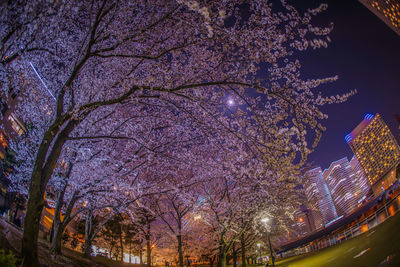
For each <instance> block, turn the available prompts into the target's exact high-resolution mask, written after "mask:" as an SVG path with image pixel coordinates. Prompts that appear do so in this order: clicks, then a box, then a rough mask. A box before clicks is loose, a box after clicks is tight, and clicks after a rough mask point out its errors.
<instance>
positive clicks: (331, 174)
mask: <svg viewBox="0 0 400 267" xmlns="http://www.w3.org/2000/svg"><path fill="white" fill-rule="evenodd" d="M322 175H323V177H324V179H325V181H326V183H327V185H328V188H329V191H330V193H331V196H332V200H333V203H334V204H335V207H336V211H337V214H338V215H339V216H341V215H347V214H350V213H351V212H352V211H353V210H354V209H355V208H357V204H358V203H357V202H358V198H359V197H360V196H359V195H358V193H357V190H356V185H355V183H354V181H355V179H352V178H354V173H353V170H352V168H351V166H350V162H349V161H348V160H347V158H342V159H339V160H337V161H334V162H332V164H331V165H330V166H329V168H328V169H326V170H324V172H323V174H322Z"/></svg>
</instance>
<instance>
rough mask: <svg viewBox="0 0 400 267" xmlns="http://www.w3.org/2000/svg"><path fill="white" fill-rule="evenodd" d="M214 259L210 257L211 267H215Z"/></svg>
mask: <svg viewBox="0 0 400 267" xmlns="http://www.w3.org/2000/svg"><path fill="white" fill-rule="evenodd" d="M214 259H215V258H214V257H210V265H211V267H213V264H214Z"/></svg>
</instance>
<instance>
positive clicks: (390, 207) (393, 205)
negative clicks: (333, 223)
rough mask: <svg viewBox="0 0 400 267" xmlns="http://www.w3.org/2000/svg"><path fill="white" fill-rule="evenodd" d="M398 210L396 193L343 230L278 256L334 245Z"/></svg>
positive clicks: (366, 229)
mask: <svg viewBox="0 0 400 267" xmlns="http://www.w3.org/2000/svg"><path fill="white" fill-rule="evenodd" d="M378 205H379V204H378ZM399 211H400V194H398V195H396V197H394V198H393V199H391V200H390V201H388V202H386V203H384V204H383V206H382V207H380V208H378V209H377V210H376V211H374V212H373V213H372V214H371V215H369V216H368V217H366V218H365V219H363V220H362V221H359V222H357V220H356V222H357V223H356V224H355V225H353V226H351V227H348V228H346V229H345V230H343V231H340V232H334V233H333V234H330V235H328V236H325V237H322V238H320V239H317V240H314V241H313V242H311V243H310V244H308V245H306V246H303V247H299V248H295V249H292V250H290V251H286V252H284V253H282V254H281V255H280V256H281V257H289V256H295V255H300V254H304V253H307V252H311V251H316V250H320V249H323V248H326V247H329V246H333V245H336V244H338V243H341V242H343V241H345V240H348V239H351V238H353V237H356V236H358V235H360V234H362V233H364V232H366V231H368V230H370V229H372V228H374V227H375V226H377V225H379V224H381V223H383V222H384V221H386V220H387V219H388V218H390V217H392V216H394V215H395V214H396V213H398V212H399ZM367 212H368V211H367Z"/></svg>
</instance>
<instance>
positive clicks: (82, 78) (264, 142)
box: [5, 0, 351, 266]
mask: <svg viewBox="0 0 400 267" xmlns="http://www.w3.org/2000/svg"><path fill="white" fill-rule="evenodd" d="M245 3H246V4H245ZM20 8H23V7H20ZM325 8H326V6H325V5H321V6H320V7H319V8H316V9H310V10H308V11H307V12H306V13H305V14H304V15H301V14H299V13H298V12H297V11H296V10H295V9H294V8H293V7H292V6H290V5H289V4H287V3H286V2H285V1H281V4H280V5H279V7H278V8H276V9H275V7H274V6H273V5H272V4H271V3H269V2H267V1H251V2H250V3H247V2H245V1H239V2H238V1H224V2H216V1H214V2H203V1H201V2H196V1H183V0H179V1H146V2H134V3H132V2H129V3H128V2H121V1H105V0H103V1H79V2H73V3H72V2H66V3H63V5H62V8H60V9H58V10H57V11H56V14H55V15H54V16H50V17H49V18H48V20H47V21H46V22H47V23H45V24H43V25H41V26H40V27H39V28H38V29H37V31H36V32H35V38H34V40H33V41H32V42H27V43H26V47H25V48H24V50H21V51H20V52H19V54H21V57H19V59H18V60H13V61H11V62H8V63H7V69H9V70H12V72H13V73H14V74H15V77H21V75H22V74H24V75H25V77H26V76H27V75H28V74H31V73H32V69H31V64H29V63H32V65H34V66H36V67H37V69H38V70H39V73H40V74H41V75H42V76H43V77H44V78H43V80H44V81H46V83H47V86H48V87H47V88H46V90H45V89H43V88H42V87H41V86H42V85H41V84H40V83H39V82H37V81H36V82H35V81H32V83H33V84H36V86H33V87H34V88H35V89H33V90H31V88H27V87H26V86H25V87H24V86H23V84H24V81H23V80H19V79H16V80H15V81H14V80H13V81H12V83H13V85H12V86H13V87H16V88H18V89H20V99H19V105H18V108H19V109H18V112H17V115H19V116H20V117H21V118H23V120H24V122H25V123H28V124H32V125H35V126H37V131H36V132H35V135H34V136H33V137H31V136H30V137H29V139H31V138H32V139H33V143H34V146H33V149H34V151H35V153H33V155H34V156H33V157H32V160H31V162H30V163H29V164H27V165H26V166H25V169H24V170H22V168H21V170H20V172H19V173H20V174H22V173H24V174H28V173H29V176H28V177H30V179H29V190H28V194H29V200H28V206H27V213H26V217H25V225H24V235H23V246H22V253H23V256H24V259H25V260H24V264H25V266H28V265H29V266H37V265H38V260H37V236H38V229H39V220H40V214H41V211H42V208H43V205H44V201H43V196H44V194H45V192H46V186H47V183H48V181H49V180H50V178H51V176H52V175H53V172H54V169H55V168H56V166H57V163H58V162H59V158H60V155H61V154H62V153H63V149H65V145H66V142H67V141H69V140H83V139H85V140H89V139H91V140H95V139H100V138H103V139H132V140H136V141H137V142H140V139H142V138H143V136H140V134H139V133H140V131H141V127H144V125H145V124H144V123H142V124H133V122H132V121H130V120H129V118H127V117H125V119H126V122H125V123H124V124H123V125H125V126H126V127H125V128H124V130H121V131H120V130H118V131H115V132H113V129H114V126H115V123H120V122H121V121H116V122H112V121H110V120H108V118H115V117H118V115H119V116H122V117H123V116H124V115H125V116H126V115H127V114H133V116H136V118H140V117H141V115H143V114H150V113H152V112H153V110H154V109H156V108H159V109H161V110H166V109H165V108H164V107H166V106H167V107H168V109H169V110H170V112H169V113H167V114H174V115H177V114H180V115H182V116H183V117H182V119H183V120H181V122H182V125H185V126H187V127H192V128H194V127H195V129H196V131H195V132H197V133H201V134H202V135H203V136H207V137H208V138H211V141H212V142H214V141H213V140H214V139H215V138H216V136H218V138H224V139H225V140H226V142H227V144H223V143H222V141H219V142H217V143H216V145H229V143H232V142H239V143H245V145H246V146H247V149H248V150H249V151H251V152H252V153H253V154H254V156H255V157H258V158H261V159H262V160H263V161H264V162H268V164H267V166H266V167H267V168H270V167H271V166H272V167H273V168H271V170H272V171H276V170H277V169H278V168H277V166H278V165H279V167H285V168H292V165H293V164H294V163H297V164H300V163H303V162H304V161H305V160H306V157H307V154H308V153H309V152H310V151H311V149H312V147H313V146H314V145H316V143H317V142H318V140H319V137H320V135H321V133H322V131H323V130H324V128H323V126H322V124H321V122H320V121H321V120H322V119H324V118H326V115H325V114H323V113H322V112H321V111H320V109H319V107H320V106H321V105H324V104H327V103H334V102H340V101H344V100H345V99H346V98H347V97H348V96H349V95H351V93H349V94H346V95H344V96H335V97H325V96H324V95H323V94H322V93H320V91H318V87H319V86H320V85H323V84H324V83H327V82H332V81H334V80H336V77H331V78H326V79H314V80H303V79H302V77H301V73H300V68H301V64H300V62H299V61H298V60H297V59H296V58H295V56H294V55H295V53H294V52H296V51H303V50H307V49H309V48H310V47H312V48H314V49H315V48H319V47H324V46H326V45H327V43H328V42H329V37H328V34H329V32H330V31H331V29H332V27H331V26H329V27H327V28H319V27H314V26H312V25H311V19H312V17H313V16H314V15H317V14H318V13H319V12H321V11H322V10H324V9H325ZM243 9H246V12H244V13H246V14H249V15H243V14H242V13H241V10H243ZM22 13H23V12H19V13H18V12H17V14H22ZM13 40H14V42H16V41H17V39H16V38H14V39H13ZM31 48H35V49H33V50H32V49H31ZM47 89H48V90H47ZM5 93H7V92H5ZM227 97H230V98H231V100H230V102H229V103H230V104H229V105H226V101H227ZM172 107H173V109H172ZM46 114H47V115H46ZM155 114H158V113H155ZM105 122H107V123H105ZM189 122H190V123H191V125H190V124H189ZM185 123H187V124H185ZM128 126H129V127H128ZM99 129H101V131H99ZM310 131H311V132H312V131H313V132H315V134H314V135H313V136H312V137H311V138H313V139H314V140H315V142H314V144H312V145H308V144H307V143H306V136H310V134H309V132H310ZM190 132H191V134H192V133H193V131H190ZM86 133H89V134H90V135H86ZM32 135H33V134H32ZM187 135H189V133H188V134H187ZM138 137H140V138H138ZM186 140H190V139H189V138H187V139H186ZM211 141H210V142H211ZM31 148H32V147H31ZM19 153H20V157H25V158H28V157H29V156H32V153H28V152H27V150H24V149H21V150H20V151H19ZM221 186H222V185H221Z"/></svg>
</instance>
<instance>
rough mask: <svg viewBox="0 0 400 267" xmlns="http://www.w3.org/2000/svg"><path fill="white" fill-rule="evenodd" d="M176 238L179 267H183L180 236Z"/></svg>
mask: <svg viewBox="0 0 400 267" xmlns="http://www.w3.org/2000/svg"><path fill="white" fill-rule="evenodd" d="M176 238H177V239H178V256H179V267H183V251H182V236H181V235H180V234H179V235H178V236H177V237H176Z"/></svg>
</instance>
